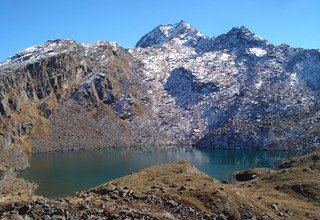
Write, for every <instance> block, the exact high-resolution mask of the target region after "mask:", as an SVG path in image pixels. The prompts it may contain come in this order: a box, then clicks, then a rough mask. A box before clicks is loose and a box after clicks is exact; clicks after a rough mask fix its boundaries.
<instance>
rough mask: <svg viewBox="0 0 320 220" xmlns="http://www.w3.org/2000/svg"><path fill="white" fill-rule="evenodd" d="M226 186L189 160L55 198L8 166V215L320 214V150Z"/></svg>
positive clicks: (4, 205) (2, 214) (0, 200)
mask: <svg viewBox="0 0 320 220" xmlns="http://www.w3.org/2000/svg"><path fill="white" fill-rule="evenodd" d="M280 168H281V169H280V170H269V169H252V170H247V171H244V172H238V173H235V175H236V178H237V179H238V180H245V181H239V182H237V183H234V184H228V183H224V184H223V183H220V182H218V181H216V180H214V179H213V178H211V177H209V176H207V175H206V174H204V173H202V172H200V171H199V170H198V169H197V168H196V167H195V166H193V165H192V164H190V163H189V162H187V161H178V162H171V163H168V164H162V165H159V166H154V167H151V168H148V169H145V170H142V171H140V172H137V173H133V174H130V175H128V176H125V177H122V178H120V179H117V180H114V181H111V182H108V183H106V184H104V185H101V186H98V187H96V188H93V189H90V190H88V191H83V192H78V193H76V194H75V195H73V196H71V197H68V198H62V199H54V200H49V199H46V198H43V197H40V196H36V195H34V193H33V192H34V189H35V187H34V184H32V183H30V182H27V181H25V180H22V179H19V178H17V177H16V176H15V174H14V173H13V172H12V171H10V170H6V168H5V167H1V168H0V181H1V184H0V186H1V189H0V192H1V193H2V195H1V197H0V219H264V220H265V219H320V175H319V174H320V150H318V151H314V152H313V153H310V154H308V155H306V156H302V157H295V158H290V159H289V160H288V161H285V162H282V163H281V164H280Z"/></svg>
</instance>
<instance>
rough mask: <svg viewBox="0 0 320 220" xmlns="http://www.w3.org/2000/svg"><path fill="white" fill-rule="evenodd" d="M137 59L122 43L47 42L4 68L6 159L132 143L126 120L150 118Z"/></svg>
mask: <svg viewBox="0 0 320 220" xmlns="http://www.w3.org/2000/svg"><path fill="white" fill-rule="evenodd" d="M135 65H136V64H135V62H134V61H133V58H132V56H131V55H130V54H128V53H127V52H126V51H125V50H124V49H123V48H121V47H120V46H118V45H116V44H113V43H107V42H99V43H96V44H93V45H82V44H78V43H76V42H74V41H70V40H55V41H48V42H47V43H45V44H44V45H41V46H36V47H33V48H29V49H27V50H25V51H22V52H20V53H18V54H17V55H15V56H14V57H11V58H10V59H8V60H6V61H5V62H4V63H2V64H1V66H0V73H1V75H0V84H1V87H0V89H1V97H0V100H1V101H0V103H1V104H0V110H1V111H0V112H1V117H0V121H1V123H0V125H1V128H0V129H1V130H0V132H1V133H0V146H1V148H0V153H1V156H2V159H1V161H2V162H4V163H7V164H8V165H10V166H13V167H16V168H23V167H25V166H26V165H27V160H26V155H25V153H28V152H30V151H32V150H33V151H47V150H56V149H58V150H60V149H69V148H85V147H99V146H116V145H123V146H125V145H133V144H134V141H133V137H132V134H131V133H132V132H131V131H130V127H129V126H128V125H127V124H126V123H125V121H126V120H130V119H131V118H132V117H135V116H136V115H139V114H142V113H143V101H142V99H141V97H143V94H144V90H143V86H142V85H141V83H140V78H139V74H138V73H137V71H136V66H135Z"/></svg>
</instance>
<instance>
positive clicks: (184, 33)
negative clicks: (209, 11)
mask: <svg viewBox="0 0 320 220" xmlns="http://www.w3.org/2000/svg"><path fill="white" fill-rule="evenodd" d="M202 39H208V37H207V36H205V35H204V34H202V33H201V32H199V31H198V30H197V29H195V28H194V27H192V26H191V25H190V24H188V23H187V22H186V21H184V20H181V21H180V22H179V23H177V24H173V25H172V24H168V25H159V26H158V27H156V28H155V29H153V30H152V31H150V32H149V33H147V34H146V35H144V36H143V37H142V38H141V39H140V40H139V42H138V43H137V44H136V47H142V48H145V47H150V46H162V45H163V44H165V43H167V42H171V43H173V44H178V45H184V46H191V47H195V46H196V45H197V44H198V43H199V41H201V40H202Z"/></svg>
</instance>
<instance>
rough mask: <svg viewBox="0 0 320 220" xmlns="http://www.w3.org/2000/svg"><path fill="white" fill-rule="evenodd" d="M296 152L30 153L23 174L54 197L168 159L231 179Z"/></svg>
mask: <svg viewBox="0 0 320 220" xmlns="http://www.w3.org/2000/svg"><path fill="white" fill-rule="evenodd" d="M298 154H299V153H297V152H292V151H291V152H285V151H259V150H229V149H207V148H205V149H194V148H188V147H186V148H161V149H141V148H106V149H100V150H83V151H65V152H48V153H34V154H33V155H32V156H31V158H30V165H31V168H29V169H26V170H22V171H20V174H21V176H22V177H23V178H25V179H28V180H32V181H34V182H35V183H37V184H38V185H39V188H38V190H37V191H36V193H37V194H38V195H42V196H45V197H48V198H58V197H64V196H68V195H71V194H73V193H74V192H76V191H80V190H85V189H89V188H91V187H95V186H98V185H100V184H102V183H105V182H107V181H110V180H114V179H116V178H118V177H121V176H125V175H127V174H129V173H130V172H135V171H139V170H141V169H144V168H147V167H150V166H152V165H157V164H161V163H165V162H170V161H177V160H188V161H190V162H191V163H193V164H194V165H196V167H197V168H198V169H199V170H201V171H203V172H205V173H207V174H208V175H209V176H211V177H213V178H215V179H217V180H220V181H223V180H227V181H233V178H232V175H231V174H232V173H233V172H234V171H237V170H243V169H248V168H253V167H269V168H275V169H276V168H277V162H279V161H280V160H283V159H286V158H288V157H290V156H295V155H298Z"/></svg>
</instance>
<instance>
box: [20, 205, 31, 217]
mask: <svg viewBox="0 0 320 220" xmlns="http://www.w3.org/2000/svg"><path fill="white" fill-rule="evenodd" d="M29 210H30V206H29V205H24V206H22V207H21V208H20V209H19V210H18V212H19V215H25V214H27V213H28V212H29Z"/></svg>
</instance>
